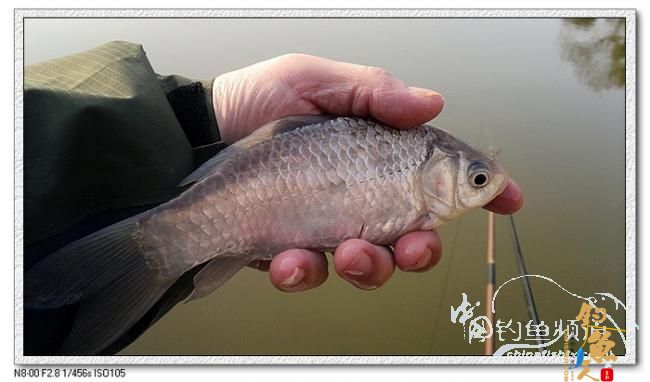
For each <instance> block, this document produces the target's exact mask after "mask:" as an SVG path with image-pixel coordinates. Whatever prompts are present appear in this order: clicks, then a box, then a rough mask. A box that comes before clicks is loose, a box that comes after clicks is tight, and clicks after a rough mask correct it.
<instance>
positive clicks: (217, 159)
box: [178, 115, 338, 187]
mask: <svg viewBox="0 0 650 382" xmlns="http://www.w3.org/2000/svg"><path fill="white" fill-rule="evenodd" d="M336 118H338V117H337V116H333V115H292V116H289V117H285V118H282V119H278V120H277V121H273V122H269V123H267V124H266V125H263V126H262V127H260V128H258V129H257V130H255V131H254V132H252V133H251V134H250V135H249V136H247V137H246V138H243V139H241V140H239V141H237V142H235V143H233V144H232V145H230V146H228V147H226V148H225V149H223V150H222V151H221V152H220V153H219V154H217V155H215V156H214V157H212V158H210V159H209V160H208V161H207V162H205V163H203V164H202V165H201V166H200V167H199V168H197V169H196V170H195V171H194V172H193V173H191V174H190V175H189V176H187V177H186V178H185V179H183V181H181V183H180V184H179V185H178V186H179V187H183V186H187V185H188V184H191V183H195V182H199V181H201V180H203V179H205V178H206V177H207V176H208V175H210V174H212V173H214V171H215V170H216V169H217V168H219V167H220V166H222V165H223V163H224V162H226V161H227V160H229V159H231V158H234V157H235V156H236V155H237V153H239V152H241V150H246V149H249V148H251V147H253V146H255V145H257V144H258V143H260V142H264V141H267V140H269V139H271V138H272V137H274V136H276V135H278V134H282V133H285V132H287V131H291V130H293V129H297V128H299V127H303V126H307V125H315V124H319V123H323V122H327V121H329V120H332V119H336Z"/></svg>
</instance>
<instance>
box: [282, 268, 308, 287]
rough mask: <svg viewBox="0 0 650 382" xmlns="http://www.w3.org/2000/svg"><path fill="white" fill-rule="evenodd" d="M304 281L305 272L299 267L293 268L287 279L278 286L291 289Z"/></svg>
mask: <svg viewBox="0 0 650 382" xmlns="http://www.w3.org/2000/svg"><path fill="white" fill-rule="evenodd" d="M304 279H305V271H304V270H303V269H302V268H300V267H295V268H294V269H293V272H292V273H291V274H290V275H289V277H287V278H285V279H284V280H282V282H280V285H281V286H283V287H285V288H291V287H294V286H296V285H298V284H300V283H301V282H302V281H303V280H304Z"/></svg>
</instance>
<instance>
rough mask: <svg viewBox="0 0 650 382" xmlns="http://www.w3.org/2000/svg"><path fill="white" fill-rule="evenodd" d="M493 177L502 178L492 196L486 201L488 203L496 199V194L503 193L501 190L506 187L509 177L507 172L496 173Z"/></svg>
mask: <svg viewBox="0 0 650 382" xmlns="http://www.w3.org/2000/svg"><path fill="white" fill-rule="evenodd" d="M494 177H495V178H496V179H498V178H502V179H501V183H499V187H498V188H497V190H496V192H495V193H494V195H493V196H492V199H490V200H489V201H488V203H489V202H491V201H493V200H494V199H496V198H497V196H499V195H501V194H503V191H505V190H506V188H507V187H508V184H509V183H510V177H509V176H508V175H507V174H497V175H495V176H494Z"/></svg>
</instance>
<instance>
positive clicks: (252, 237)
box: [24, 115, 509, 355]
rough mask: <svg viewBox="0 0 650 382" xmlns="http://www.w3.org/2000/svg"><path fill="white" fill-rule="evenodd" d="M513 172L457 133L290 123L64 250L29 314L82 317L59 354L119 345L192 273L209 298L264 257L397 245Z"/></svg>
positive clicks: (40, 271)
mask: <svg viewBox="0 0 650 382" xmlns="http://www.w3.org/2000/svg"><path fill="white" fill-rule="evenodd" d="M508 179H509V178H508V174H507V172H506V171H505V169H504V168H503V166H502V165H501V164H500V163H499V162H498V161H497V160H496V159H495V158H494V157H492V156H490V155H486V154H484V153H482V152H480V151H478V150H476V149H474V148H472V147H471V146H470V145H468V144H466V143H464V142H463V141H461V140H460V139H457V138H455V137H454V136H452V135H451V134H450V133H449V132H447V131H445V130H443V129H440V128H437V127H434V126H431V125H420V126H417V127H415V128H412V129H396V128H392V127H390V126H387V125H385V124H382V123H380V122H378V121H375V120H372V119H366V118H358V117H348V116H327V115H301V116H289V117H286V118H283V119H281V120H278V121H275V122H271V123H269V124H266V125H264V126H262V127H260V128H259V129H257V130H256V131H255V132H253V133H252V134H251V135H249V136H248V137H246V138H244V139H242V140H240V141H238V142H236V143H234V144H232V145H230V146H228V147H227V148H225V149H224V150H222V151H221V152H220V153H218V154H217V155H216V156H214V157H213V158H211V159H210V160H208V161H207V162H206V163H204V164H203V165H202V166H200V167H199V168H198V169H197V170H196V171H194V172H193V173H191V174H190V175H189V176H188V177H187V178H185V179H184V180H183V181H182V182H181V183H180V184H179V187H182V188H185V190H184V191H183V192H181V193H180V194H179V196H178V197H176V198H174V199H172V200H170V201H168V202H166V203H163V204H161V205H159V206H157V207H155V208H153V209H151V210H148V211H145V212H143V213H141V214H139V215H136V216H133V217H131V218H128V219H126V220H123V221H120V222H118V223H115V224H113V225H110V226H108V227H106V228H103V229H101V230H99V231H97V232H95V233H93V234H91V235H89V236H86V237H84V238H82V239H80V240H78V241H75V242H72V243H70V244H68V245H66V246H64V247H62V248H61V249H59V250H57V251H55V252H54V253H52V254H51V255H49V256H47V257H46V258H45V259H43V260H42V261H40V262H39V263H37V264H36V265H34V266H33V267H32V268H31V269H30V270H29V271H28V272H27V273H26V275H25V284H24V306H25V307H27V308H31V309H52V308H57V307H61V306H65V305H69V304H79V306H80V308H79V311H78V313H77V315H76V318H75V322H74V324H73V326H72V329H71V331H70V333H69V335H68V336H67V337H66V339H65V341H64V342H63V345H62V346H61V348H60V350H59V353H60V354H66V355H94V354H99V353H100V352H101V351H102V349H105V348H107V347H109V346H110V345H111V344H112V343H113V342H115V341H116V340H117V339H119V338H120V336H121V335H123V334H124V333H125V332H127V331H128V330H129V328H131V327H132V326H133V325H134V324H135V323H136V322H138V320H139V319H140V318H142V317H143V316H144V315H145V314H146V313H147V311H148V310H149V309H150V308H151V307H152V306H153V305H154V304H155V303H156V302H157V301H158V300H160V299H161V297H162V296H163V294H165V292H166V291H167V290H168V289H170V287H171V286H172V285H173V284H174V282H175V281H176V280H178V279H179V278H180V277H181V276H182V275H183V274H185V273H186V272H187V271H188V270H192V269H195V267H198V266H201V269H200V270H199V271H198V272H196V273H195V274H194V276H193V280H192V282H193V291H192V292H191V295H190V296H189V297H188V298H187V300H186V301H191V300H195V299H198V298H201V297H204V296H206V295H208V294H210V293H212V292H213V291H215V290H216V289H217V288H219V287H220V286H221V285H223V283H225V282H226V281H228V280H229V279H230V278H231V277H232V276H233V275H234V274H235V273H237V272H238V271H239V270H241V269H242V268H243V267H245V266H246V265H247V264H249V263H251V262H253V261H259V260H269V259H271V258H272V257H273V255H275V254H278V253H280V252H282V251H284V250H286V249H290V248H305V249H312V250H317V251H328V250H331V249H333V248H336V247H337V246H338V245H339V244H340V243H342V242H343V241H345V240H347V239H351V238H361V239H364V240H367V241H369V242H371V243H374V244H376V245H386V246H388V245H391V244H394V243H395V241H396V240H397V239H398V238H399V237H400V236H402V235H404V234H405V233H408V232H411V231H416V230H432V229H434V228H436V227H438V226H440V225H442V224H444V223H446V222H449V221H451V220H454V219H456V218H458V217H460V216H461V215H462V214H464V213H466V212H468V211H470V210H473V209H475V208H479V207H482V206H484V205H486V204H487V203H489V202H490V201H491V200H493V199H494V198H495V197H496V196H497V195H499V194H500V193H501V192H502V191H503V190H504V189H505V187H506V185H507V183H508Z"/></svg>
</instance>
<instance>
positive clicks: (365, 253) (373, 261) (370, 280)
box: [334, 239, 395, 290]
mask: <svg viewBox="0 0 650 382" xmlns="http://www.w3.org/2000/svg"><path fill="white" fill-rule="evenodd" d="M334 269H335V270H336V273H338V275H339V276H341V277H342V278H343V279H344V280H346V281H348V282H350V283H352V285H354V286H356V287H357V288H360V289H366V290H371V289H376V288H377V287H379V286H381V285H383V284H384V283H385V282H386V281H388V279H389V278H390V276H391V275H392V274H393V270H394V269H395V262H394V261H393V256H392V254H391V252H390V251H389V250H388V249H387V248H385V247H380V246H377V245H373V244H370V243H368V242H367V241H365V240H361V239H351V240H347V241H345V242H343V243H342V244H341V245H339V246H338V248H336V252H335V253H334Z"/></svg>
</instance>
